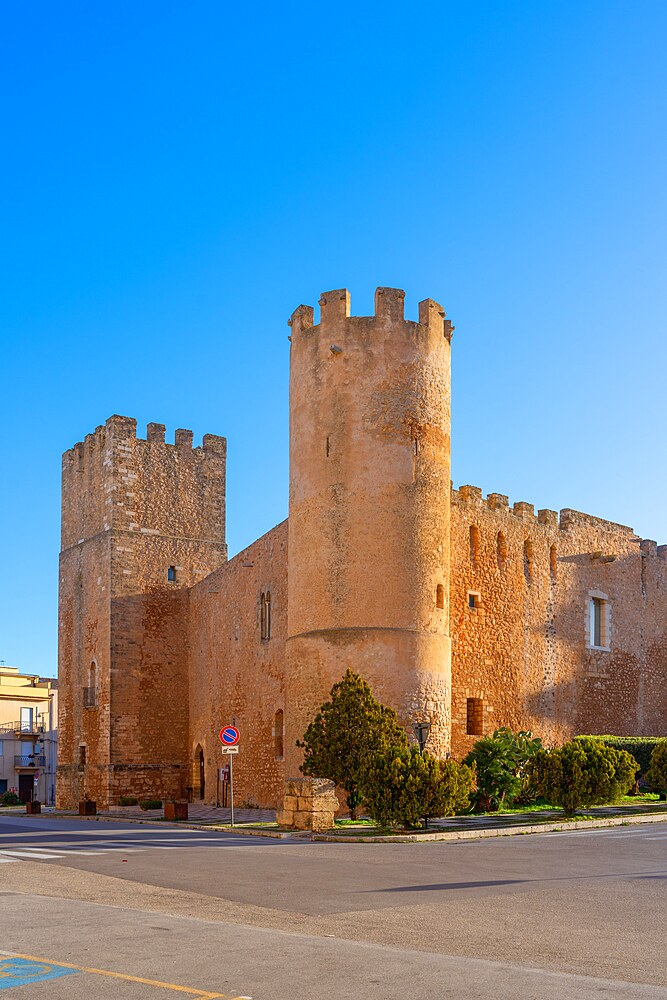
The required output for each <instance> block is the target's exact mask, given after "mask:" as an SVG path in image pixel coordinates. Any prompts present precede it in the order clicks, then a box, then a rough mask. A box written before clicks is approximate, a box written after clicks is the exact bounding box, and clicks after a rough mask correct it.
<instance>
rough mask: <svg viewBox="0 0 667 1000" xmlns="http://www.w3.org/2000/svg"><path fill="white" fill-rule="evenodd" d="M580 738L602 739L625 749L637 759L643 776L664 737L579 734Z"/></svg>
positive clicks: (616, 748)
mask: <svg viewBox="0 0 667 1000" xmlns="http://www.w3.org/2000/svg"><path fill="white" fill-rule="evenodd" d="M575 738H576V739H578V740H584V739H585V740H602V742H603V743H605V744H606V746H608V747H613V748H614V750H625V751H627V753H630V754H632V756H633V757H634V758H635V760H636V761H637V767H638V768H639V772H640V773H639V775H638V777H640V778H643V777H644V775H645V774H646V772H647V771H648V769H649V767H650V766H651V754H652V753H653V751H654V750H655V748H656V746H657V745H658V743H660V741H661V740H662V739H663V738H664V737H661V736H608V735H604V736H577V737H575Z"/></svg>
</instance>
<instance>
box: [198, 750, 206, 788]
mask: <svg viewBox="0 0 667 1000" xmlns="http://www.w3.org/2000/svg"><path fill="white" fill-rule="evenodd" d="M205 781H206V771H205V768H204V751H203V750H200V751H199V798H200V799H203V798H204V784H205Z"/></svg>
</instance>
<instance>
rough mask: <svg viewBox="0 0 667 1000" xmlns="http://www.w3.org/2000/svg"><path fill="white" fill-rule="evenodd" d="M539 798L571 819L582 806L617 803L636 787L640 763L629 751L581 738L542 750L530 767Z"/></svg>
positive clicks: (600, 741)
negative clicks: (638, 764) (556, 807)
mask: <svg viewBox="0 0 667 1000" xmlns="http://www.w3.org/2000/svg"><path fill="white" fill-rule="evenodd" d="M528 771H529V773H530V775H531V776H532V778H533V780H534V782H535V787H536V789H537V792H538V794H540V795H542V796H543V797H544V798H545V799H546V800H547V801H548V802H550V803H551V804H552V805H554V806H559V807H560V808H561V809H563V810H564V812H565V814H566V815H567V816H573V815H574V814H575V813H576V811H577V809H579V807H580V806H595V805H605V804H607V803H611V802H617V801H618V799H620V798H622V796H623V795H625V794H626V793H627V791H628V789H629V788H630V787H631V786H632V785H633V784H634V780H635V774H636V773H637V761H636V760H635V759H634V757H632V756H631V755H630V754H629V753H627V752H626V751H625V750H615V749H614V748H613V747H610V746H607V745H606V744H605V743H604V742H603V741H602V740H598V739H594V738H587V737H583V736H580V737H578V738H577V739H576V740H572V741H571V742H570V743H565V744H563V746H562V747H555V748H554V749H553V750H542V751H541V752H540V753H538V754H537V755H536V756H535V757H534V758H533V760H532V761H531V763H530V764H529V765H528Z"/></svg>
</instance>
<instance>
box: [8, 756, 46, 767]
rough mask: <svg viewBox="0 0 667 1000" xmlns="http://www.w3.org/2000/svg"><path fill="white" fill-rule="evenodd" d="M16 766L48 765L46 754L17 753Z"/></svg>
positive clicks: (15, 757)
mask: <svg viewBox="0 0 667 1000" xmlns="http://www.w3.org/2000/svg"><path fill="white" fill-rule="evenodd" d="M14 767H46V754H41V753H28V754H23V755H21V754H15V755H14Z"/></svg>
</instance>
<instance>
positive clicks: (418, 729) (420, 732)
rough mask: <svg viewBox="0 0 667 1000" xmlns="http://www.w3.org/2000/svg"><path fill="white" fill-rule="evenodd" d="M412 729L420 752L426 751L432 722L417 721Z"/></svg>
mask: <svg viewBox="0 0 667 1000" xmlns="http://www.w3.org/2000/svg"><path fill="white" fill-rule="evenodd" d="M412 731H413V732H414V734H415V738H416V740H417V742H418V743H419V752H420V753H423V752H424V747H425V746H426V741H427V740H428V734H429V733H430V731H431V723H430V722H415V723H414V725H413V727H412ZM424 829H425V830H428V816H424Z"/></svg>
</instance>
